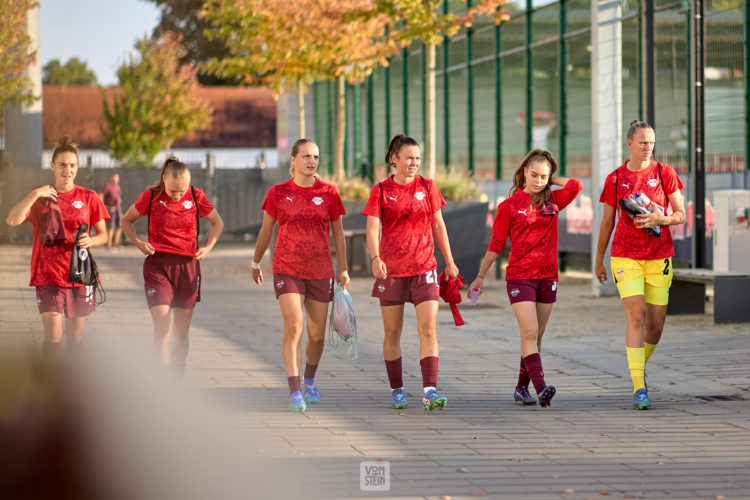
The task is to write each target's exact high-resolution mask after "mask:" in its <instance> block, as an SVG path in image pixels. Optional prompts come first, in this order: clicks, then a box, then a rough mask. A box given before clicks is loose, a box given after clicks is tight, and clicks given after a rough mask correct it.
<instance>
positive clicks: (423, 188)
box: [362, 175, 445, 278]
mask: <svg viewBox="0 0 750 500" xmlns="http://www.w3.org/2000/svg"><path fill="white" fill-rule="evenodd" d="M381 187H382V197H381ZM381 199H382V204H381ZM443 205H445V200H444V199H443V195H442V194H440V190H439V189H438V187H437V184H435V182H434V181H433V180H432V179H426V178H424V177H422V176H417V177H415V178H414V180H413V181H412V182H410V183H409V184H406V185H405V186H402V185H400V184H397V183H396V182H395V181H394V180H393V175H391V176H390V177H388V178H387V179H386V180H384V181H383V182H381V183H380V184H376V185H375V186H373V188H372V191H370V198H369V199H368V200H367V204H366V205H365V209H364V210H363V212H362V213H364V214H365V215H372V216H373V217H378V218H379V219H380V224H381V226H382V236H381V238H380V248H379V250H378V251H379V252H380V258H381V259H383V262H385V264H386V266H387V267H388V277H391V278H398V277H404V276H416V275H418V274H422V273H426V272H427V271H431V270H433V269H435V268H436V267H437V261H436V260H435V245H434V243H433V239H432V216H433V214H434V213H435V212H437V211H438V210H440V209H441V208H442V207H443Z"/></svg>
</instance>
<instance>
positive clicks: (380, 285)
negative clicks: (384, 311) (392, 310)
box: [372, 269, 440, 306]
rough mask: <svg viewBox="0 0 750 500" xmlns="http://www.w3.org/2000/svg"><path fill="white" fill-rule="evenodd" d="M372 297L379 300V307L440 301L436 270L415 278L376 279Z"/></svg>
mask: <svg viewBox="0 0 750 500" xmlns="http://www.w3.org/2000/svg"><path fill="white" fill-rule="evenodd" d="M372 296H373V297H377V298H379V299H380V305H381V306H399V305H401V304H403V303H405V302H411V303H413V304H414V305H415V306H416V305H417V304H421V303H422V302H425V301H427V300H440V284H439V283H438V276H437V270H436V269H433V270H432V271H427V272H426V273H422V274H417V275H416V276H403V277H399V278H385V279H380V278H377V279H376V280H375V285H374V286H373V287H372Z"/></svg>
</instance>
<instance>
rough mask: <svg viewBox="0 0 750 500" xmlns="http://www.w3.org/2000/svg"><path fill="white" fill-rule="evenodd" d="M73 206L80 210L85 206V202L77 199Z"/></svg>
mask: <svg viewBox="0 0 750 500" xmlns="http://www.w3.org/2000/svg"><path fill="white" fill-rule="evenodd" d="M73 206H74V207H76V208H77V209H79V210H80V209H82V208H83V202H82V201H80V200H76V201H74V202H73Z"/></svg>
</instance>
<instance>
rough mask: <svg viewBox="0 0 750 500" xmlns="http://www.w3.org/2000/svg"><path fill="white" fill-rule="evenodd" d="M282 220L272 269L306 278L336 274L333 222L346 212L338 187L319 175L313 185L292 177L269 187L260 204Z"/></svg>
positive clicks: (322, 277) (267, 211) (276, 272)
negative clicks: (333, 251) (332, 251)
mask: <svg viewBox="0 0 750 500" xmlns="http://www.w3.org/2000/svg"><path fill="white" fill-rule="evenodd" d="M261 208H262V209H263V210H265V211H266V213H267V214H268V215H270V216H271V217H273V218H275V219H276V220H277V221H278V223H279V232H278V234H277V236H276V247H275V248H274V252H273V272H274V273H275V274H289V275H291V276H295V277H297V278H301V279H306V280H322V279H329V278H332V277H333V263H332V260H331V247H330V243H329V242H330V229H329V228H330V222H331V221H335V220H338V218H339V217H341V216H342V215H346V211H345V210H344V205H343V204H342V203H341V196H339V192H338V189H336V186H334V185H333V184H329V183H327V182H324V181H322V180H320V179H318V178H316V179H315V184H313V185H312V186H310V187H301V186H298V185H297V184H295V183H294V179H289V180H288V181H286V182H282V183H281V184H276V185H275V186H272V187H271V189H269V190H268V193H267V194H266V199H265V201H264V202H263V206H262V207H261Z"/></svg>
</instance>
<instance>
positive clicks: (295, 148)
mask: <svg viewBox="0 0 750 500" xmlns="http://www.w3.org/2000/svg"><path fill="white" fill-rule="evenodd" d="M305 144H312V145H314V146H317V144H315V141H311V140H310V139H305V138H302V139H297V141H296V142H295V143H294V144H292V156H294V157H295V158H296V157H297V155H298V154H299V148H301V147H302V146H304V145H305ZM289 175H290V176H292V177H294V163H291V162H290V165H289ZM316 177H317V174H316Z"/></svg>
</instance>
